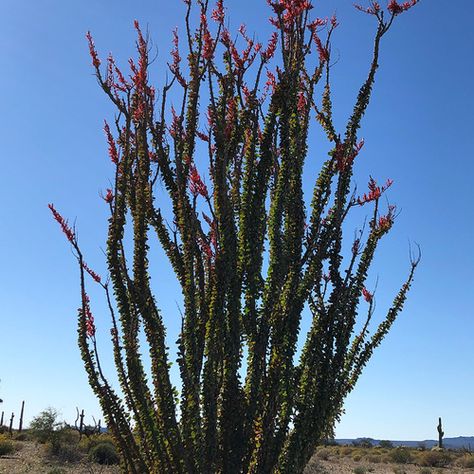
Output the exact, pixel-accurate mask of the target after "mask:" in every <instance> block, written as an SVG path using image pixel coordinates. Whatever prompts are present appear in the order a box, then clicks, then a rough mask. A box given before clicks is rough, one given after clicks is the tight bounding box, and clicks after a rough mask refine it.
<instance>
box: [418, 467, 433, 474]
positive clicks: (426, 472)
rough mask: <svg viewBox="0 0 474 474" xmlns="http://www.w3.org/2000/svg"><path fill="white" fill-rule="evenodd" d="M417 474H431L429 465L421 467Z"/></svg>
mask: <svg viewBox="0 0 474 474" xmlns="http://www.w3.org/2000/svg"><path fill="white" fill-rule="evenodd" d="M419 474H432V471H431V469H430V468H429V467H422V468H421V469H420V471H419Z"/></svg>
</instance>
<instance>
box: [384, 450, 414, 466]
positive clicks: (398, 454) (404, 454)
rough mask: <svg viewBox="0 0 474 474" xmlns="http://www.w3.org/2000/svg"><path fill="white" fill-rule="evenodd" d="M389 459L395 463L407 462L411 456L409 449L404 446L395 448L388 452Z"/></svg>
mask: <svg viewBox="0 0 474 474" xmlns="http://www.w3.org/2000/svg"><path fill="white" fill-rule="evenodd" d="M389 457H390V460H391V461H392V462H395V463H397V464H407V463H409V462H410V461H412V459H413V456H412V455H411V453H410V451H409V450H408V449H406V448H397V449H394V450H392V451H391V452H390V454H389Z"/></svg>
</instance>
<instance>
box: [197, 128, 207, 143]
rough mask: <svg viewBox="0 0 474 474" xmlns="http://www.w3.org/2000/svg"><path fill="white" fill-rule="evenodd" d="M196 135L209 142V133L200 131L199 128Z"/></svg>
mask: <svg viewBox="0 0 474 474" xmlns="http://www.w3.org/2000/svg"><path fill="white" fill-rule="evenodd" d="M196 135H197V136H198V137H199V138H200V139H201V140H202V141H203V142H209V135H206V134H205V133H202V132H200V131H199V130H196Z"/></svg>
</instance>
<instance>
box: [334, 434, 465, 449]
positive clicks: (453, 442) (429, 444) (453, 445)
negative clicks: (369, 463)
mask: <svg viewBox="0 0 474 474" xmlns="http://www.w3.org/2000/svg"><path fill="white" fill-rule="evenodd" d="M365 440H370V441H371V442H372V444H373V445H374V446H378V444H379V443H380V441H381V440H379V439H372V438H356V439H336V443H337V444H353V443H360V442H363V441H365ZM390 441H391V443H392V444H393V445H394V446H406V447H408V448H419V447H425V448H427V449H431V448H433V447H434V446H438V441H435V440H433V439H425V440H423V441H393V440H390ZM443 447H445V448H450V449H462V448H464V449H469V450H472V451H474V436H458V437H457V438H443Z"/></svg>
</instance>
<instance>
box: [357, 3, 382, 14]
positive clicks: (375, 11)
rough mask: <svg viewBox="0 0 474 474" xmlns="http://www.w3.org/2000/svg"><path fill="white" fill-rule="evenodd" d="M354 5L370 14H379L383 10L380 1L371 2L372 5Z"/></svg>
mask: <svg viewBox="0 0 474 474" xmlns="http://www.w3.org/2000/svg"><path fill="white" fill-rule="evenodd" d="M354 6H355V7H356V8H357V10H360V11H361V12H364V13H368V14H369V15H378V13H379V11H380V10H381V8H380V4H379V2H371V6H370V7H363V6H362V5H358V4H355V5H354Z"/></svg>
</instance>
